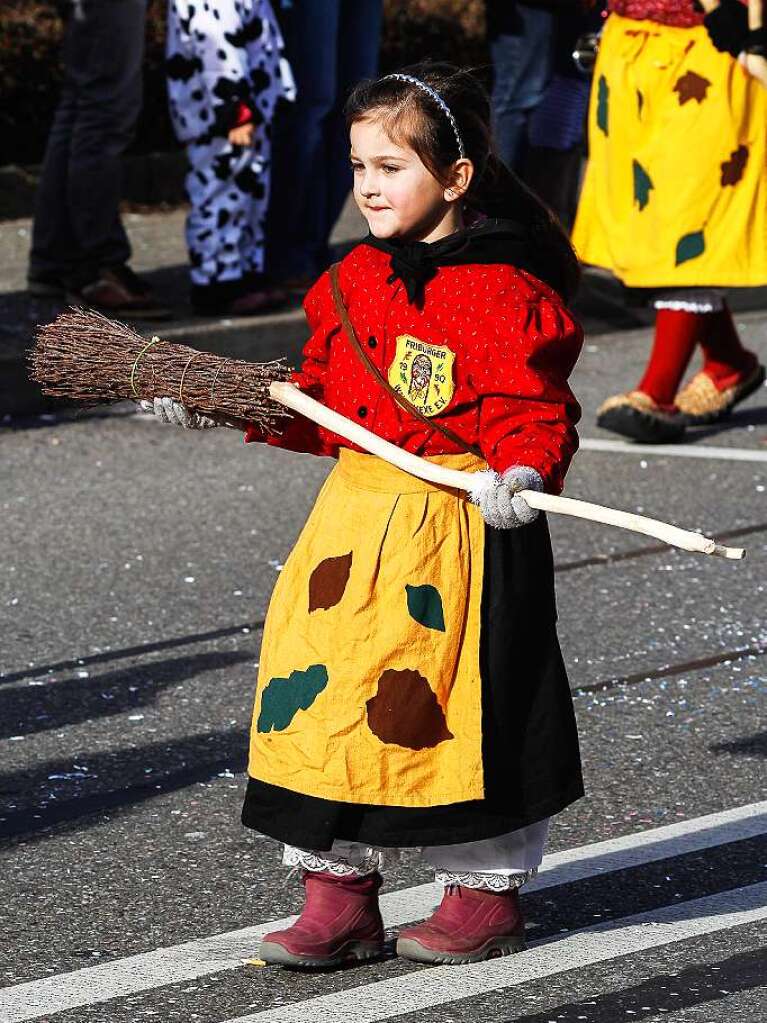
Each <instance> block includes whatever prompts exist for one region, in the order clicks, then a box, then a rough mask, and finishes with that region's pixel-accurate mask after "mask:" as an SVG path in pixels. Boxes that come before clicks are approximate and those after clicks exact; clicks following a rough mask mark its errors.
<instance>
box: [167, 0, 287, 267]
mask: <svg viewBox="0 0 767 1023" xmlns="http://www.w3.org/2000/svg"><path fill="white" fill-rule="evenodd" d="M282 53H283V41H282V36H281V34H280V30H279V27H278V25H277V22H276V19H275V17H274V12H273V11H272V8H271V5H270V4H269V2H268V0H169V4H168V40H167V47H166V55H167V63H166V69H167V74H168V96H169V100H170V113H171V118H172V120H173V126H174V128H175V131H176V134H177V136H178V138H179V140H180V141H181V142H184V143H185V144H186V151H187V157H188V160H189V165H190V169H189V173H188V175H187V178H186V189H187V195H188V197H189V201H190V203H191V206H192V208H191V211H190V213H189V216H188V218H187V225H186V238H187V246H188V248H189V259H190V263H191V268H192V269H191V276H192V283H193V284H195V285H209V284H215V283H217V282H222V281H236V280H239V279H240V278H242V277H244V276H245V275H246V274H249V273H251V272H253V271H255V272H259V271H261V270H262V268H263V259H264V219H265V216H266V206H267V202H268V198H269V165H270V141H269V139H270V130H269V129H270V124H271V120H272V117H273V114H274V108H275V106H276V104H277V101H278V100H279V99H280V97H285V98H287V99H293V98H294V95H295V90H294V86H293V77H292V74H291V71H290V67H289V65H288V64H287V61H286V60H285V59H284V57H283V56H282ZM244 108H247V109H248V110H249V111H250V113H251V115H252V120H253V124H254V127H255V134H254V138H253V145H252V146H250V147H246V146H233V145H231V143H230V142H229V141H228V139H227V134H228V132H229V130H230V129H231V128H232V127H234V126H235V125H236V124H237V123H240V122H241V120H242V116H243V109H244Z"/></svg>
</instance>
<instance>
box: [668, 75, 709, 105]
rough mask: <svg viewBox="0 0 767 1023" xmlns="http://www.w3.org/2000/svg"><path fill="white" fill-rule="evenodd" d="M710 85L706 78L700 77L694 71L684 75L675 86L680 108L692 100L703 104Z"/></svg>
mask: <svg viewBox="0 0 767 1023" xmlns="http://www.w3.org/2000/svg"><path fill="white" fill-rule="evenodd" d="M710 85H711V82H710V81H709V80H708V78H704V77H703V75H698V74H696V73H695V72H694V71H688V72H687V73H686V74H683V75H682V77H681V78H680V79H679V80H678V81H677V83H676V85H675V86H674V92H675V93H676V94H677V95H678V96H679V106H680V107H682V106H684V104H685V103H689V101H690V100H691V99H696V100H697V101H698V103H702V102H703V100H704V99H705V98H706V93H707V92H708V90H709V86H710Z"/></svg>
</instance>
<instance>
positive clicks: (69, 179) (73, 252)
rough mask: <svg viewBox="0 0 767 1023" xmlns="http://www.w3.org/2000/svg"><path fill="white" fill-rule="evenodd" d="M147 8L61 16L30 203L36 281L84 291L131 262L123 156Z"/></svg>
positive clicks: (95, 2)
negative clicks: (55, 89)
mask: <svg viewBox="0 0 767 1023" xmlns="http://www.w3.org/2000/svg"><path fill="white" fill-rule="evenodd" d="M146 6H147V0H111V2H109V3H104V2H100V0H86V2H85V3H84V4H83V8H82V9H83V17H82V18H78V17H75V15H74V14H73V13H70V14H69V16H68V18H67V23H66V29H65V34H64V45H63V53H62V57H63V64H64V84H63V86H62V89H61V98H60V100H59V105H58V107H57V109H56V114H55V116H54V119H53V124H52V125H51V130H50V133H49V135H48V143H47V146H46V150H45V158H44V160H43V167H42V172H41V174H40V183H39V185H38V188H37V194H36V197H35V221H34V228H33V232H32V252H31V254H30V265H29V269H30V274H31V275H32V276H33V277H34V276H38V277H46V276H50V277H54V278H63V279H64V280H65V281H66V282H67V283H68V284H69V285H70V286H72V287H81V286H82V285H84V284H88V283H89V282H90V281H92V280H93V279H94V278H95V277H96V275H97V273H98V270H99V269H100V268H101V267H109V266H117V265H118V264H120V263H126V262H127V261H128V259H129V258H130V245H129V244H128V238H127V236H126V234H125V231H124V229H123V226H122V222H121V220H120V211H119V205H120V194H121V159H120V158H121V156H122V154H123V152H124V151H125V150H126V149H127V147H128V145H129V144H130V142H131V140H132V138H133V130H134V127H135V124H136V120H137V118H138V115H139V113H140V111H141V65H142V61H143V56H144V22H145V17H146Z"/></svg>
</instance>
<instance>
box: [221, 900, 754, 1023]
mask: <svg viewBox="0 0 767 1023" xmlns="http://www.w3.org/2000/svg"><path fill="white" fill-rule="evenodd" d="M758 920H767V882H764V883H763V884H755V885H749V886H748V887H746V888H736V889H734V890H732V891H729V892H722V893H720V894H717V895H710V896H708V897H707V898H704V899H694V900H692V901H690V902H683V903H681V904H679V905H675V906H666V907H664V908H663V909H653V910H650V911H649V912H647V913H639V914H637V915H636V916H629V917H624V918H622V919H621V920H613V921H611V922H609V923H604V924H598V925H597V926H595V927H589V928H588V929H586V930H583V931H576V932H575V933H573V934H571V935H568V937H566V938H564V939H560V938H557V939H554V940H553V941H550V942H549V943H547V944H542V945H538V946H533V947H532V948H529V949H528V950H527V951H526V952H520V953H518V954H517V955H515V956H509V957H508V958H506V959H492V960H490V962H486V963H474V964H472V965H470V966H437V967H432V968H431V969H428V970H418V971H416V972H414V973H409V974H407V975H406V976H404V977H396V978H393V979H392V980H381V981H378V982H376V983H375V984H367V985H366V986H365V987H364V988H351V989H347V990H346V991H337V992H334V993H333V994H330V995H321V996H320V997H319V998H310V999H308V1000H306V1001H303V1002H297V1003H295V1004H293V1005H280V1006H279V1007H278V1008H276V1009H268V1010H267V1011H265V1012H255V1013H252V1014H250V1015H248V1016H239V1017H237V1018H236V1019H230V1020H227V1021H226V1023H379V1021H381V1020H387V1019H392V1017H394V1016H401V1015H404V1014H405V1013H412V1012H417V1011H418V1010H421V1009H429V1008H433V1007H434V1006H436V1005H446V1004H448V1003H451V1002H456V1001H460V1000H461V999H464V998H471V997H476V996H478V995H484V994H487V992H488V991H498V990H501V989H503V988H508V987H517V986H518V985H520V984H524V983H526V982H527V981H531V980H540V979H541V978H542V977H552V976H555V975H556V974H558V973H564V972H565V971H567V970H575V969H581V968H583V967H585V966H593V965H595V964H596V963H603V962H607V961H608V960H610V959H619V958H620V957H621V956H626V955H631V954H636V953H637V952H644V951H646V950H648V949H652V948H659V947H660V946H662V945H670V944H673V943H674V942H676V941H684V940H685V939H686V938H694V937H697V936H699V935H702V934H714V933H716V932H717V931H723V930H728V929H729V928H731V927H739V926H742V925H744V924H749V923H754V922H755V921H758ZM363 993H364V997H361V995H363Z"/></svg>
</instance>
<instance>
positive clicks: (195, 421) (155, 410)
mask: <svg viewBox="0 0 767 1023" xmlns="http://www.w3.org/2000/svg"><path fill="white" fill-rule="evenodd" d="M139 406H140V407H141V408H142V409H143V411H144V412H150V413H152V414H153V415H155V416H157V418H158V419H159V420H160V422H161V423H171V424H172V425H173V426H183V427H184V429H185V430H212V429H213V428H214V427H216V426H221V425H222V424H221V423H218V422H217V421H216V420H215V419H213V418H212V417H211V416H204V415H202V414H201V413H199V412H192V411H191V410H190V409H188V408H187V407H186V405H182V404H181V402H180V401H176V400H175V399H174V398H155V399H154V400H153V401H140V402H139Z"/></svg>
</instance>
